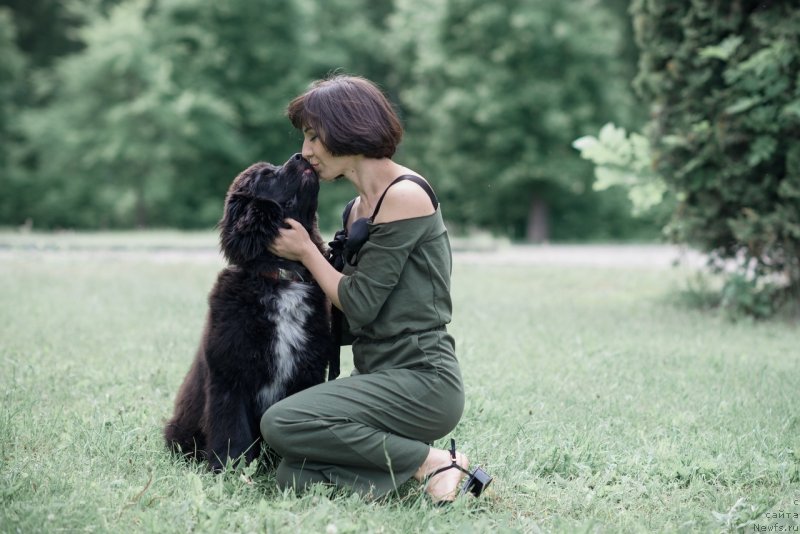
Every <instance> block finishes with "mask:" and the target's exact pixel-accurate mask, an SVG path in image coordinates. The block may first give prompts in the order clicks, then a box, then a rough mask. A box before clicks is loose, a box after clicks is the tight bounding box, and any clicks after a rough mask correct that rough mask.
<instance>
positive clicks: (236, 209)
mask: <svg viewBox="0 0 800 534" xmlns="http://www.w3.org/2000/svg"><path fill="white" fill-rule="evenodd" d="M282 222H283V209H281V207H280V206H279V205H278V204H277V203H276V202H273V201H271V200H266V199H256V198H252V197H250V196H248V195H239V194H233V195H230V197H229V199H228V203H227V206H226V210H225V217H223V219H222V221H220V230H221V232H220V245H221V248H222V253H223V254H224V255H225V258H227V260H228V261H229V262H230V263H233V264H237V265H242V264H245V263H247V262H249V261H252V260H254V259H256V258H257V257H258V256H260V255H262V254H264V253H266V252H267V247H268V246H269V244H270V243H272V240H273V239H275V236H277V235H278V230H279V228H280V226H281V225H282Z"/></svg>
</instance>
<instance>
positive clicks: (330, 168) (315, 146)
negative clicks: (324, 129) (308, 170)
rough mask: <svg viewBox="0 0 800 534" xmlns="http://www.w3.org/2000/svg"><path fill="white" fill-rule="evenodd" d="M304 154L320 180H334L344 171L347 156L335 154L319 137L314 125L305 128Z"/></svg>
mask: <svg viewBox="0 0 800 534" xmlns="http://www.w3.org/2000/svg"><path fill="white" fill-rule="evenodd" d="M301 154H302V156H303V157H304V158H305V159H306V160H308V162H309V163H311V166H312V167H314V170H315V171H316V172H317V175H318V176H319V179H320V180H325V181H328V182H330V181H333V180H335V179H336V178H338V177H339V176H341V175H342V174H343V173H344V167H345V160H346V159H347V157H346V156H334V155H332V154H331V153H330V152H328V149H327V148H325V145H323V144H322V140H321V139H320V137H319V133H318V132H317V131H316V130H315V129H314V128H312V127H310V126H307V127H305V128H303V149H302V151H301Z"/></svg>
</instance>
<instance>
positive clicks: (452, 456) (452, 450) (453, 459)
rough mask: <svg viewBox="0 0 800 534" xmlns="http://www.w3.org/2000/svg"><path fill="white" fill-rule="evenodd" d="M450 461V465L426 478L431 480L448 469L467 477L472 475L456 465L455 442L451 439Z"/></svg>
mask: <svg viewBox="0 0 800 534" xmlns="http://www.w3.org/2000/svg"><path fill="white" fill-rule="evenodd" d="M450 461H451V462H452V463H451V464H450V465H446V466H444V467H440V468H439V469H437V470H436V471H434V472H433V473H431V474H430V475H428V476H427V477H426V478H427V479H431V478H433V477H435V476H436V475H438V474H439V473H441V472H443V471H447V470H448V469H458V470H459V471H461V472H462V473H465V474H467V475H472V473H470V472H469V471H467V470H466V469H464V468H463V467H461V466H460V465H458V462H456V440H455V439H453V438H450Z"/></svg>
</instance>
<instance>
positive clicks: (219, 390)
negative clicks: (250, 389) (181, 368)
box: [206, 378, 257, 472]
mask: <svg viewBox="0 0 800 534" xmlns="http://www.w3.org/2000/svg"><path fill="white" fill-rule="evenodd" d="M249 419H250V418H249V417H248V413H247V404H246V402H245V399H244V398H243V397H242V395H241V394H239V393H238V392H237V391H236V387H235V386H232V385H231V384H218V383H217V384H215V383H214V379H213V378H212V381H211V384H210V387H209V395H208V397H207V399H206V422H207V425H208V427H207V428H208V463H209V466H210V468H211V469H212V470H213V471H215V472H219V471H222V469H223V468H224V467H225V464H226V463H227V462H228V459H231V460H233V461H237V460H238V459H239V458H240V457H242V455H243V454H245V452H247V450H248V449H249V448H250V447H251V446H252V447H256V445H254V443H255V441H256V439H257V438H256V437H255V436H253V435H252V431H251V429H250V421H249Z"/></svg>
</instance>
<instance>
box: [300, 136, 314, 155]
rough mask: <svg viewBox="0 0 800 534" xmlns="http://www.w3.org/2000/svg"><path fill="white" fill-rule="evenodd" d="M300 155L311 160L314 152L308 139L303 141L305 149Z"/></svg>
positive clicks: (301, 150)
mask: <svg viewBox="0 0 800 534" xmlns="http://www.w3.org/2000/svg"><path fill="white" fill-rule="evenodd" d="M300 154H301V155H302V156H303V157H304V158H306V159H308V158H310V157H311V156H312V155H313V151H312V150H311V143H309V142H308V140H306V139H304V140H303V148H302V149H300Z"/></svg>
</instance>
